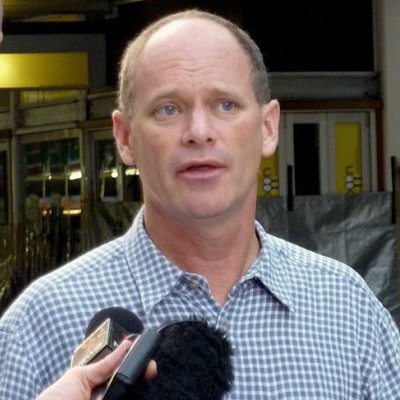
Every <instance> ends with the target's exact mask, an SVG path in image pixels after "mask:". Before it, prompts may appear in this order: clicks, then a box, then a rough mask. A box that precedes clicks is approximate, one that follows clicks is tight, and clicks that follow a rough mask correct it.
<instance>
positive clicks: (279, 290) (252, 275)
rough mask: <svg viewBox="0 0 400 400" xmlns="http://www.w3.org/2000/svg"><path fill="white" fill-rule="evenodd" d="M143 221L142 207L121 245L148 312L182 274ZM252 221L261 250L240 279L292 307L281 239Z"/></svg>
mask: <svg viewBox="0 0 400 400" xmlns="http://www.w3.org/2000/svg"><path fill="white" fill-rule="evenodd" d="M143 222H144V207H142V208H141V209H140V210H139V212H138V214H137V215H136V217H135V219H134V222H133V225H132V227H131V228H130V230H129V231H128V232H127V234H126V240H125V243H124V245H125V254H126V255H127V262H128V264H129V266H130V268H131V270H132V272H133V277H134V279H135V282H136V284H137V286H138V289H139V293H140V296H141V300H142V304H143V307H144V310H145V312H146V313H150V311H151V310H152V308H153V307H154V306H155V305H156V304H157V303H159V302H160V301H162V299H163V298H164V297H165V296H167V295H168V294H169V293H170V292H171V290H173V288H174V287H175V286H177V285H178V284H179V282H180V281H181V279H182V278H183V277H184V276H185V273H184V272H183V271H182V270H181V269H179V268H178V267H176V266H175V265H174V264H173V263H171V262H170V261H169V260H168V259H167V258H166V257H165V256H164V255H163V254H162V253H161V252H160V251H159V250H158V249H157V247H156V246H155V245H154V243H153V242H152V240H151V239H150V237H149V236H148V234H147V232H146V230H145V227H144V223H143ZM255 224H256V225H255V226H256V231H257V234H258V236H259V240H260V243H261V251H260V253H259V256H258V258H257V260H256V261H255V262H254V264H253V265H252V266H251V268H250V269H249V270H248V272H247V273H246V275H245V276H244V277H243V278H242V280H248V279H258V280H259V281H260V282H261V283H262V285H263V286H264V287H265V289H266V290H268V291H269V292H270V293H272V294H273V295H274V296H275V297H276V298H277V300H278V301H280V302H281V303H282V304H283V305H285V306H286V307H287V308H289V309H290V310H293V304H292V303H293V302H292V295H291V287H290V282H291V279H290V268H288V265H287V264H288V258H287V256H286V251H285V246H284V242H283V241H280V240H279V239H277V238H275V237H273V236H271V235H268V234H267V233H266V232H265V230H264V229H263V227H262V226H261V224H260V223H258V222H256V223H255Z"/></svg>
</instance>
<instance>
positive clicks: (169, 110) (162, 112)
mask: <svg viewBox="0 0 400 400" xmlns="http://www.w3.org/2000/svg"><path fill="white" fill-rule="evenodd" d="M177 112H178V109H177V108H176V107H175V106H174V105H172V104H167V105H165V106H163V107H161V108H159V109H158V110H157V112H156V114H157V115H159V116H161V117H170V116H173V115H175V114H176V113H177Z"/></svg>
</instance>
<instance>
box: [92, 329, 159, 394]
mask: <svg viewBox="0 0 400 400" xmlns="http://www.w3.org/2000/svg"><path fill="white" fill-rule="evenodd" d="M160 341H161V336H160V334H159V333H158V332H157V331H156V330H154V329H150V328H149V329H145V330H144V332H143V333H142V334H141V335H140V336H139V337H138V338H137V339H136V341H135V342H134V343H133V345H132V347H131V348H130V349H129V351H128V353H127V354H126V356H125V358H124V359H123V361H122V363H121V365H120V366H119V367H118V368H117V369H116V371H115V372H114V374H113V376H112V377H111V378H110V380H109V381H108V384H107V385H106V386H100V387H99V388H96V390H95V391H94V392H93V394H92V399H91V400H119V399H122V398H123V396H124V395H125V394H126V392H127V390H128V389H129V388H130V387H131V386H132V385H133V384H134V383H135V382H136V380H137V379H138V378H139V376H140V374H141V373H142V372H143V370H144V369H145V367H146V366H147V364H148V363H149V361H150V359H151V356H152V355H153V353H154V351H155V350H156V348H157V347H158V345H159V344H160Z"/></svg>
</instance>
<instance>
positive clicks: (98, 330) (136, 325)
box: [71, 307, 143, 367]
mask: <svg viewBox="0 0 400 400" xmlns="http://www.w3.org/2000/svg"><path fill="white" fill-rule="evenodd" d="M142 331H143V324H142V322H141V321H140V319H139V318H138V317H137V316H136V315H135V314H134V313H133V312H131V311H129V310H127V309H126V308H122V307H110V308H105V309H103V310H101V311H99V312H98V313H96V314H95V315H94V316H93V318H92V319H91V320H90V321H89V324H88V327H87V328H86V333H85V337H86V339H85V340H84V342H83V343H82V344H80V345H79V346H78V347H77V348H76V349H75V351H74V354H73V356H72V360H71V367H73V366H77V365H87V364H90V363H93V362H96V361H98V360H101V359H102V358H104V357H105V356H106V355H107V354H109V353H111V352H112V351H113V350H114V349H116V348H117V346H118V345H119V343H121V341H122V340H123V339H125V338H126V337H128V336H129V335H130V334H140V333H141V332H142Z"/></svg>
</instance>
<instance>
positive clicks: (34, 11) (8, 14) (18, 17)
mask: <svg viewBox="0 0 400 400" xmlns="http://www.w3.org/2000/svg"><path fill="white" fill-rule="evenodd" d="M135 1H140V0H3V9H4V20H5V21H6V22H14V21H24V20H29V21H32V20H33V21H35V20H36V21H40V20H42V19H44V18H46V17H51V16H54V15H59V14H80V15H83V16H85V15H87V14H98V13H100V14H109V13H112V11H113V8H114V6H115V5H119V4H122V3H130V2H135ZM0 3H1V0H0Z"/></svg>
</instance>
